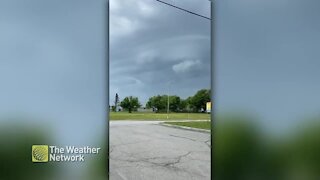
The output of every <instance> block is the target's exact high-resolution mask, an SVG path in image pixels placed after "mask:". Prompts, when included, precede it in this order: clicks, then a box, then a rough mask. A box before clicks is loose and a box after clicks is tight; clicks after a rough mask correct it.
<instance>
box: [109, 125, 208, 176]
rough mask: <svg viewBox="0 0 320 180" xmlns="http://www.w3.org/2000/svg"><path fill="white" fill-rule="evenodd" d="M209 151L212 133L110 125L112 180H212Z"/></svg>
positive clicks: (146, 126)
mask: <svg viewBox="0 0 320 180" xmlns="http://www.w3.org/2000/svg"><path fill="white" fill-rule="evenodd" d="M210 151H211V150H210V134H209V133H205V132H196V131H191V130H184V129H178V128H172V127H165V126H162V125H160V124H159V122H155V121H111V122H110V161H109V162H110V180H151V179H152V180H209V179H210V169H211V166H210V164H211V163H210V161H211V160H210V157H211V155H210V154H211V152H210Z"/></svg>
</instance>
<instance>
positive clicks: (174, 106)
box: [166, 96, 181, 112]
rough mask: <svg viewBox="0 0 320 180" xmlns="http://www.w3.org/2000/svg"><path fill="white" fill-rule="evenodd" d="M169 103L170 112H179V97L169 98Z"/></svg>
mask: <svg viewBox="0 0 320 180" xmlns="http://www.w3.org/2000/svg"><path fill="white" fill-rule="evenodd" d="M167 97H168V96H167ZM169 102H170V105H169V109H170V111H173V112H177V111H179V110H180V103H181V99H180V97H179V96H169ZM166 107H167V106H166Z"/></svg>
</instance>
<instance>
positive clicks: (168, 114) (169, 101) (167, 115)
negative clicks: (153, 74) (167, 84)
mask: <svg viewBox="0 0 320 180" xmlns="http://www.w3.org/2000/svg"><path fill="white" fill-rule="evenodd" d="M169 106H170V99H169V93H168V104H167V119H169Z"/></svg>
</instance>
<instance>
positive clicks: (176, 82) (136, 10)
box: [110, 0, 210, 103]
mask: <svg viewBox="0 0 320 180" xmlns="http://www.w3.org/2000/svg"><path fill="white" fill-rule="evenodd" d="M175 3H176V5H179V6H180V7H184V8H187V9H190V10H192V11H194V12H197V13H200V14H204V15H206V16H209V14H210V3H209V2H207V1H202V2H195V1H192V0H188V1H184V2H175ZM110 6H111V12H110V19H111V25H110V39H111V41H110V43H111V44H110V97H111V98H110V103H111V102H112V101H113V99H114V95H115V93H119V95H120V97H125V96H128V95H134V96H138V97H139V98H140V99H141V100H142V102H143V103H145V102H146V101H147V98H148V97H150V96H153V95H156V94H165V93H170V94H177V95H180V96H182V97H187V96H190V95H193V94H194V93H195V91H196V90H197V89H200V88H209V87H210V66H209V64H210V21H208V20H206V19H203V18H199V17H197V16H194V15H191V14H187V13H185V12H181V11H178V10H177V9H173V8H170V7H167V6H165V5H163V4H160V3H158V2H156V1H148V0H139V1H134V0H111V2H110ZM118 20H119V21H118ZM184 61H187V62H185V64H184V63H183V62H184ZM189 61H192V62H193V61H195V62H196V63H195V64H194V68H189V67H187V66H188V63H190V62H189ZM179 64H180V65H179ZM173 67H175V68H174V69H175V70H174V69H173ZM182 68H185V69H184V70H182ZM188 68H189V69H188ZM177 72H178V73H177ZM181 73H182V74H181ZM128 79H131V80H132V79H135V83H132V82H134V81H132V82H129V80H128ZM169 81H170V82H173V83H171V85H169V86H168V82H169Z"/></svg>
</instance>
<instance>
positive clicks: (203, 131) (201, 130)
mask: <svg viewBox="0 0 320 180" xmlns="http://www.w3.org/2000/svg"><path fill="white" fill-rule="evenodd" d="M169 122H170V121H169ZM159 125H161V126H167V127H172V128H177V129H184V130H189V131H197V132H202V133H211V131H210V130H206V129H198V128H192V127H186V126H178V125H172V124H165V123H164V122H162V123H159Z"/></svg>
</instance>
